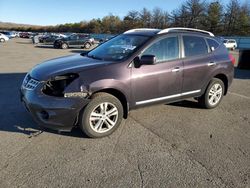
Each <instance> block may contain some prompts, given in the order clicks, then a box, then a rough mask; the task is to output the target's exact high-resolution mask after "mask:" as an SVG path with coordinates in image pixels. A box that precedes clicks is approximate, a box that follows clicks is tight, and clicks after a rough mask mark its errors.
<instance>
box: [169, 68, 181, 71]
mask: <svg viewBox="0 0 250 188" xmlns="http://www.w3.org/2000/svg"><path fill="white" fill-rule="evenodd" d="M180 70H181V69H180V67H175V68H173V69H172V70H171V71H172V72H180Z"/></svg>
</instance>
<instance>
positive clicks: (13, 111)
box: [0, 73, 87, 138]
mask: <svg viewBox="0 0 250 188" xmlns="http://www.w3.org/2000/svg"><path fill="white" fill-rule="evenodd" d="M25 74H26V73H5V74H0V85H1V90H0V96H1V98H0V131H6V132H15V133H22V134H25V135H27V136H28V137H32V136H36V135H39V134H40V133H41V132H44V131H45V132H49V133H53V134H60V135H64V136H71V137H81V138H84V137H85V138H87V136H86V135H85V134H83V132H82V131H81V130H80V129H79V128H74V129H72V131H71V132H60V133H59V132H57V131H53V130H49V129H45V128H41V127H39V126H38V125H37V124H36V123H35V122H34V121H33V120H32V118H31V116H30V114H29V113H28V112H27V111H26V109H25V108H24V107H23V104H22V103H21V101H20V92H19V88H20V86H21V84H22V80H23V78H24V76H25Z"/></svg>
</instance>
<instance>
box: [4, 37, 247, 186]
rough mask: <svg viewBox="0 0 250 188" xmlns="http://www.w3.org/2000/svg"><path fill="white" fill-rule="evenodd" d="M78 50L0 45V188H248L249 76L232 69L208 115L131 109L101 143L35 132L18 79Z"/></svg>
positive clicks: (18, 42) (181, 106)
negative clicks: (225, 89)
mask: <svg viewBox="0 0 250 188" xmlns="http://www.w3.org/2000/svg"><path fill="white" fill-rule="evenodd" d="M80 51H81V50H79V49H68V50H59V49H53V48H50V47H48V46H37V47H34V46H33V45H32V44H30V40H28V39H13V40H11V41H9V42H6V43H4V44H2V43H0V86H1V89H0V96H1V98H0V159H1V160H0V187H3V188H5V187H74V188H75V187H192V188H193V187H219V188H222V187H232V188H234V187H250V147H249V145H250V71H247V70H239V69H235V79H234V82H233V84H232V86H231V88H230V90H229V94H228V95H227V96H226V97H224V99H223V101H222V103H221V104H220V106H219V107H218V108H216V109H213V110H206V109H201V108H200V107H199V106H198V105H197V103H196V102H195V101H194V100H192V99H190V100H185V101H183V102H179V103H174V104H168V105H156V106H151V107H147V108H142V109H138V110H135V111H131V112H130V114H129V117H128V119H127V120H124V121H123V122H122V125H121V126H120V127H119V128H118V130H117V131H116V132H115V133H113V134H112V135H111V136H109V137H105V138H102V139H89V138H87V137H86V136H85V135H84V134H83V133H82V132H81V131H80V130H79V129H77V128H76V129H74V130H73V131H72V132H70V133H57V132H53V131H49V130H42V129H40V128H39V127H37V125H36V124H35V123H34V122H33V120H32V119H31V117H30V115H29V114H28V113H27V112H26V111H25V109H24V108H23V106H22V104H21V103H20V101H19V87H20V85H21V82H22V79H23V77H24V75H25V73H26V72H27V71H28V70H29V69H31V68H32V67H33V66H34V65H36V64H37V63H40V62H42V61H44V60H46V59H50V58H54V57H58V56H62V55H68V54H72V53H79V52H80ZM234 55H236V56H237V52H234Z"/></svg>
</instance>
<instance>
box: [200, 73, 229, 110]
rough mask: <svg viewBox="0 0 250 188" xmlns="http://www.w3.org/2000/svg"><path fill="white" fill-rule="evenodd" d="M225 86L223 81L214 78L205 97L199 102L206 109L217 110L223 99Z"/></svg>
mask: <svg viewBox="0 0 250 188" xmlns="http://www.w3.org/2000/svg"><path fill="white" fill-rule="evenodd" d="M224 91H225V86H224V83H223V82H222V80H220V79H218V78H213V79H212V80H211V81H210V83H209V85H208V87H207V89H206V92H205V93H204V95H203V96H201V97H200V98H199V99H198V101H199V103H200V104H201V105H202V106H203V107H204V108H208V109H211V108H215V107H216V106H218V105H219V104H220V102H221V100H222V98H223V95H224Z"/></svg>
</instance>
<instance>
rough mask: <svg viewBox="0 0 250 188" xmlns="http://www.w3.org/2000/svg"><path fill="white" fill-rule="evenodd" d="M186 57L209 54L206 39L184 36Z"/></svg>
mask: <svg viewBox="0 0 250 188" xmlns="http://www.w3.org/2000/svg"><path fill="white" fill-rule="evenodd" d="M183 42H184V50H185V57H191V56H197V55H204V54H207V53H208V49H207V44H206V41H205V39H204V38H202V37H196V36H183Z"/></svg>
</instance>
